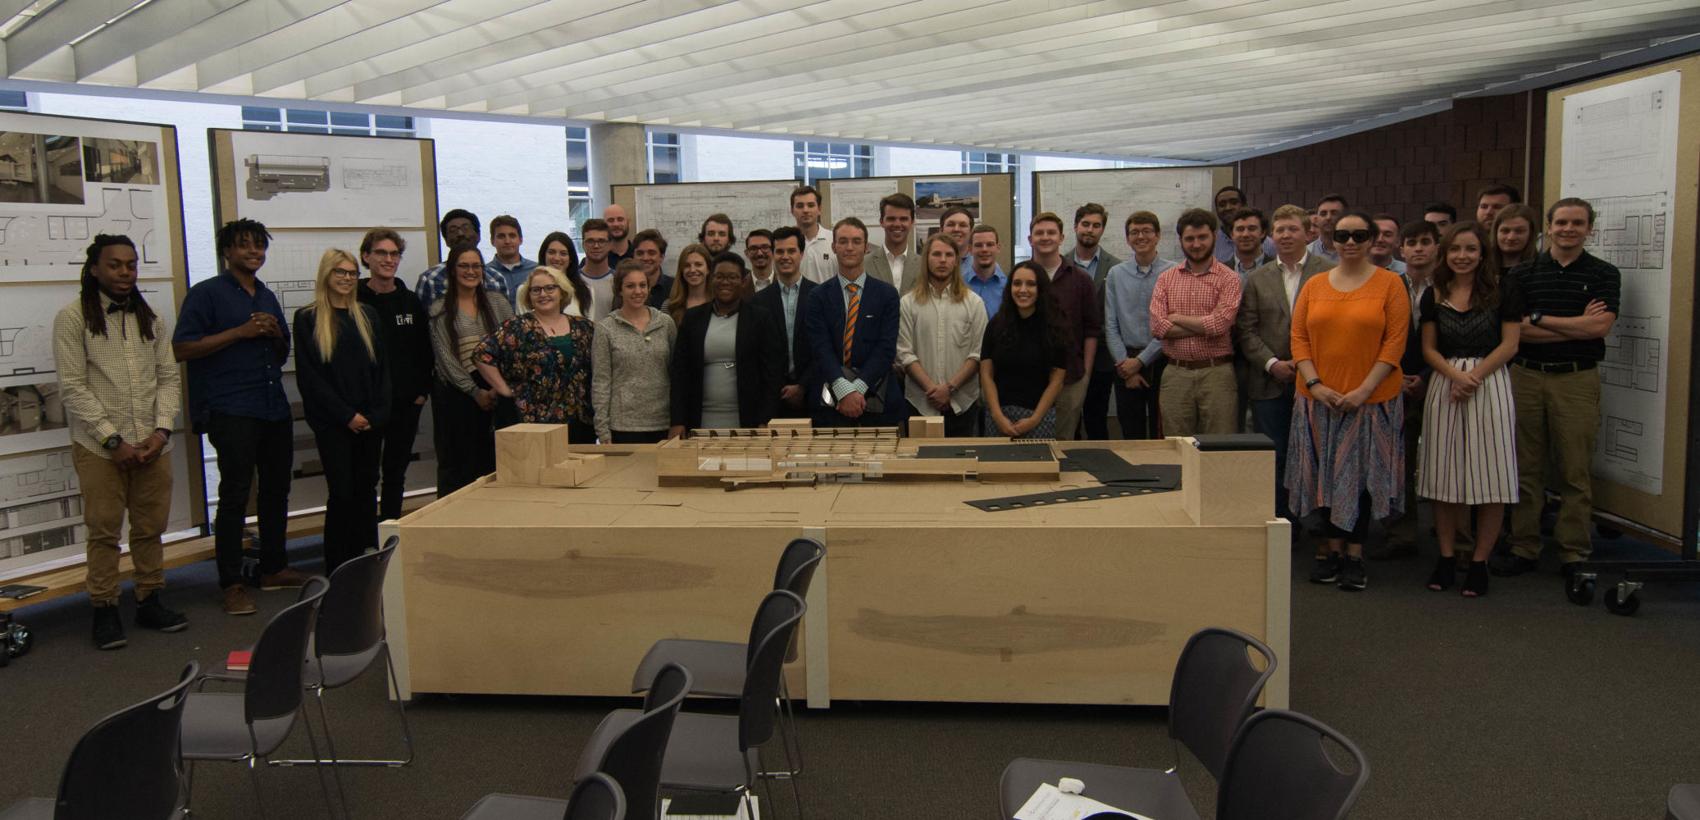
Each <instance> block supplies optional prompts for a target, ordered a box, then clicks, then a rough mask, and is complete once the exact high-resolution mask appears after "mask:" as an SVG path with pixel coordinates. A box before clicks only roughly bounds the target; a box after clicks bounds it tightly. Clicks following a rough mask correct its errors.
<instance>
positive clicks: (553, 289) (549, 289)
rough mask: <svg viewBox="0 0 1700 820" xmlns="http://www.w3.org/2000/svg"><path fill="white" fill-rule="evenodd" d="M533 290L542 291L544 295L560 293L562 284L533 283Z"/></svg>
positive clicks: (535, 291)
mask: <svg viewBox="0 0 1700 820" xmlns="http://www.w3.org/2000/svg"><path fill="white" fill-rule="evenodd" d="M531 292H532V293H541V294H544V295H548V294H551V293H560V292H561V286H560V285H532V286H531Z"/></svg>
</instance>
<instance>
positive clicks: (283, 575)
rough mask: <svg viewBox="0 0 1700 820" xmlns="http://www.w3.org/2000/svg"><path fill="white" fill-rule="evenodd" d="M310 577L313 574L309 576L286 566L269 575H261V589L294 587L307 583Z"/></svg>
mask: <svg viewBox="0 0 1700 820" xmlns="http://www.w3.org/2000/svg"><path fill="white" fill-rule="evenodd" d="M310 577H312V576H309V575H308V574H307V573H305V572H298V571H296V570H293V569H290V568H289V567H284V568H283V569H280V570H278V571H277V572H273V573H270V574H268V575H261V576H260V589H290V588H293V587H299V586H305V585H306V584H307V579H308V578H310Z"/></svg>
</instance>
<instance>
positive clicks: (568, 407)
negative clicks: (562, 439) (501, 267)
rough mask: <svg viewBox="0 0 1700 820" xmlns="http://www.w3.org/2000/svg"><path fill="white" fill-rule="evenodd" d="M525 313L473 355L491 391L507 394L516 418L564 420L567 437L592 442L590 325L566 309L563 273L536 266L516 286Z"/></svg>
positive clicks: (568, 296)
mask: <svg viewBox="0 0 1700 820" xmlns="http://www.w3.org/2000/svg"><path fill="white" fill-rule="evenodd" d="M519 303H520V306H521V307H524V308H525V309H526V312H525V313H523V314H520V315H519V316H515V317H514V318H512V319H509V320H507V321H506V322H503V323H502V326H501V327H500V328H497V330H496V332H495V333H492V334H490V335H489V336H486V337H484V341H483V343H481V344H480V345H479V346H478V353H477V354H476V355H475V356H474V357H473V362H474V364H475V365H476V366H477V367H478V373H479V375H480V376H482V377H483V378H484V381H485V382H487V383H489V384H490V386H491V388H492V389H494V390H495V391H496V394H497V395H499V396H502V397H504V398H511V399H513V401H514V405H515V407H516V408H517V409H518V411H519V420H520V421H522V422H529V423H534V424H565V425H567V436H568V440H570V441H573V442H576V443H579V444H589V443H591V442H593V441H595V440H596V427H595V426H594V425H592V424H591V422H590V345H591V333H592V331H593V329H594V327H595V326H594V325H592V324H591V322H590V320H589V319H586V318H584V317H583V316H581V315H577V314H576V313H575V312H574V311H572V310H570V308H571V307H572V304H573V291H572V287H571V285H569V284H568V283H567V275H566V274H565V273H562V272H561V271H559V270H556V269H555V268H552V267H547V266H542V267H538V268H535V269H533V270H532V271H531V274H530V275H529V276H528V277H527V279H526V282H525V284H523V285H521V286H520V288H519Z"/></svg>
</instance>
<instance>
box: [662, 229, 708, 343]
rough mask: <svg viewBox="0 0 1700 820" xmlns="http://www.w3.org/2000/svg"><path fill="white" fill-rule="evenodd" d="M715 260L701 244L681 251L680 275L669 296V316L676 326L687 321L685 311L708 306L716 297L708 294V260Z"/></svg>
mask: <svg viewBox="0 0 1700 820" xmlns="http://www.w3.org/2000/svg"><path fill="white" fill-rule="evenodd" d="M712 258H714V254H712V253H709V251H708V248H707V247H706V246H704V245H701V244H690V245H686V246H685V249H684V250H682V251H679V275H678V276H676V277H674V279H673V289H672V290H671V291H670V292H669V293H668V294H667V307H666V308H664V309H665V310H666V311H667V316H668V317H669V318H671V319H672V320H673V324H674V325H675V326H677V325H680V324H683V323H684V321H685V311H687V310H690V309H691V308H694V307H696V306H697V305H706V304H708V303H709V301H711V300H712V299H713V298H714V297H712V296H710V295H709V293H708V270H709V264H708V260H710V259H712Z"/></svg>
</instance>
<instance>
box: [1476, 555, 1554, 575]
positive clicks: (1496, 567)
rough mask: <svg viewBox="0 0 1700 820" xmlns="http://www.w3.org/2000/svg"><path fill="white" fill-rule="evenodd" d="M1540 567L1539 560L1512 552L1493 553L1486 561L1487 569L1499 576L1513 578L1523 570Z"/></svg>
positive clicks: (1528, 570) (1529, 570) (1527, 570)
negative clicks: (1490, 558)
mask: <svg viewBox="0 0 1700 820" xmlns="http://www.w3.org/2000/svg"><path fill="white" fill-rule="evenodd" d="M1540 567H1541V564H1540V562H1539V561H1535V560H1532V559H1529V558H1524V557H1523V556H1521V555H1518V554H1516V553H1514V552H1508V553H1506V554H1504V555H1495V556H1493V558H1492V560H1490V561H1488V571H1489V572H1491V573H1493V574H1494V575H1498V576H1499V577H1501V578H1513V577H1516V576H1518V575H1522V574H1523V573H1525V572H1534V571H1535V570H1537V569H1540Z"/></svg>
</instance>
